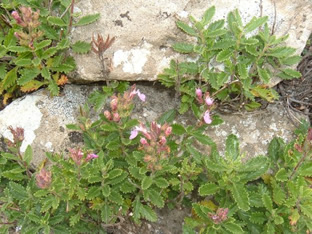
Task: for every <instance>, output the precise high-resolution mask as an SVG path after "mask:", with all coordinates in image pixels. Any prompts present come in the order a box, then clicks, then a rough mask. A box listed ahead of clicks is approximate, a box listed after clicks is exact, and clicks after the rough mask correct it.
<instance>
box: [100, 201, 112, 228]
mask: <svg viewBox="0 0 312 234" xmlns="http://www.w3.org/2000/svg"><path fill="white" fill-rule="evenodd" d="M111 215H112V211H111V208H110V206H108V205H107V204H105V205H104V206H103V208H102V209H101V219H102V221H103V222H104V223H106V224H108V223H109V221H110V220H111Z"/></svg>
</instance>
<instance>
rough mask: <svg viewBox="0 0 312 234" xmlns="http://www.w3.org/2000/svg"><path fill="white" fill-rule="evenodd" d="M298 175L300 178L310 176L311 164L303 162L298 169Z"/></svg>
mask: <svg viewBox="0 0 312 234" xmlns="http://www.w3.org/2000/svg"><path fill="white" fill-rule="evenodd" d="M299 174H300V175H302V176H312V162H311V161H308V162H305V163H304V164H303V165H302V166H301V167H300V169H299Z"/></svg>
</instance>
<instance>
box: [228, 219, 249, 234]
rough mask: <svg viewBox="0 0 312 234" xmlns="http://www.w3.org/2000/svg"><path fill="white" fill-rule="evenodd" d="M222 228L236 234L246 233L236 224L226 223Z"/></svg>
mask: <svg viewBox="0 0 312 234" xmlns="http://www.w3.org/2000/svg"><path fill="white" fill-rule="evenodd" d="M222 226H223V227H225V229H226V230H228V231H230V232H231V233H234V234H237V233H245V232H244V231H243V229H242V228H241V226H239V225H238V224H236V223H231V222H226V223H223V224H222Z"/></svg>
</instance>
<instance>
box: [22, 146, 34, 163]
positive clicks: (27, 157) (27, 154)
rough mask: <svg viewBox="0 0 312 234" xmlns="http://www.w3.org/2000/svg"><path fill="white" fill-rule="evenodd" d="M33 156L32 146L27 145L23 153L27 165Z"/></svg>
mask: <svg viewBox="0 0 312 234" xmlns="http://www.w3.org/2000/svg"><path fill="white" fill-rule="evenodd" d="M32 158H33V152H32V148H31V146H30V145H28V146H27V148H26V150H25V153H24V155H23V160H24V161H25V162H26V163H27V165H28V166H29V165H30V162H31V160H32Z"/></svg>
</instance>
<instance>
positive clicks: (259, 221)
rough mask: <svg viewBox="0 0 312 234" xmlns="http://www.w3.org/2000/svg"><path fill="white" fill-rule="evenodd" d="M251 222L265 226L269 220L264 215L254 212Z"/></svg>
mask: <svg viewBox="0 0 312 234" xmlns="http://www.w3.org/2000/svg"><path fill="white" fill-rule="evenodd" d="M249 220H250V221H251V222H252V223H255V224H263V223H264V222H265V221H266V220H267V217H266V216H265V214H264V213H261V212H252V213H251V216H250V219H249Z"/></svg>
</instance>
